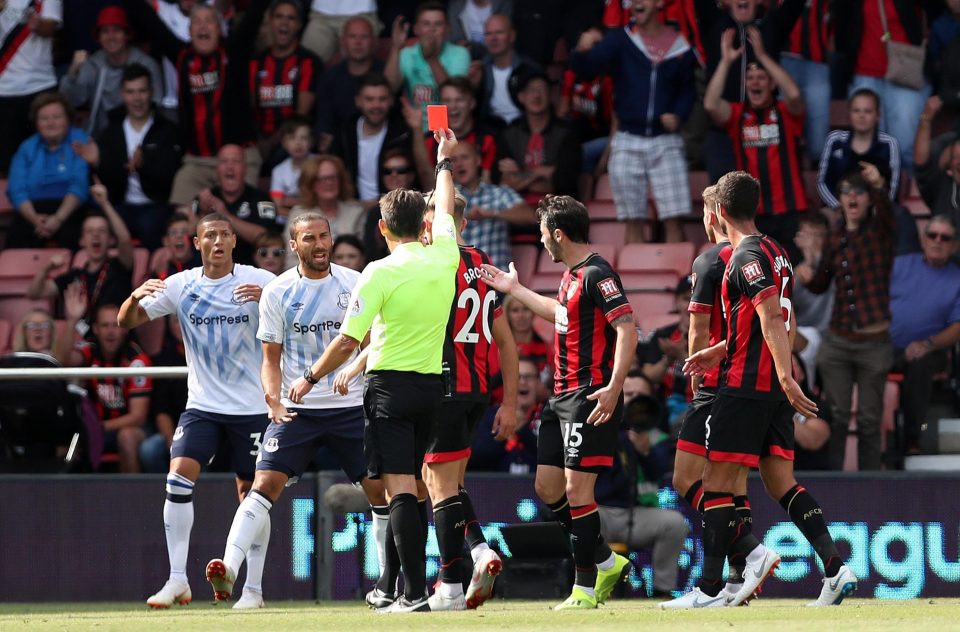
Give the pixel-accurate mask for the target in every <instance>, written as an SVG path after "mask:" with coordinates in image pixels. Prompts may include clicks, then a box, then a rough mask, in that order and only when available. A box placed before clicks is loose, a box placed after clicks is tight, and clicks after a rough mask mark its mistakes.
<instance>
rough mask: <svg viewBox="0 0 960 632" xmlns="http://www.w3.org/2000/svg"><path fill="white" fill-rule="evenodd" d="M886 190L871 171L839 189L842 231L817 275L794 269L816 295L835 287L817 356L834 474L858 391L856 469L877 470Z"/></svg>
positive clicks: (886, 290) (887, 257)
mask: <svg viewBox="0 0 960 632" xmlns="http://www.w3.org/2000/svg"><path fill="white" fill-rule="evenodd" d="M864 164H866V163H862V164H861V167H862V166H863V165H864ZM885 184H886V183H885V182H884V181H883V177H882V176H881V175H880V171H879V170H878V169H877V168H876V167H875V166H873V165H869V167H868V168H866V169H864V170H863V171H860V170H859V169H858V170H854V171H852V172H851V173H849V174H848V175H846V176H844V177H843V178H842V179H841V180H840V186H839V189H838V190H839V192H840V207H841V209H842V211H843V220H842V224H841V225H840V226H838V227H837V229H836V231H835V232H834V233H833V234H832V235H831V236H830V240H829V245H828V247H827V248H826V249H824V250H823V251H822V252H820V253H813V256H814V260H816V259H819V262H818V264H817V267H816V268H814V267H813V265H812V264H811V263H809V262H804V263H802V264H800V265H798V266H796V268H795V275H796V280H797V281H799V282H800V283H802V284H804V285H805V286H807V289H809V290H810V291H811V292H814V293H823V292H825V291H827V289H828V288H829V286H830V281H831V280H833V281H834V285H835V294H834V302H833V314H832V316H831V319H830V331H829V332H828V333H827V335H826V336H824V339H823V343H822V344H821V346H820V351H819V352H818V354H817V367H818V369H819V370H820V375H821V377H822V378H823V392H824V394H825V396H826V399H827V401H828V403H829V404H830V407H831V413H832V415H833V423H834V427H833V434H832V437H831V439H830V451H831V457H832V460H833V464H834V468H835V469H841V465H842V463H843V458H844V452H845V450H846V444H847V425H848V424H849V422H850V414H851V412H852V406H851V400H852V396H853V386H854V385H856V386H857V402H858V403H857V433H858V435H859V441H858V444H857V451H858V456H859V461H858V462H859V467H860V469H861V470H879V469H880V418H881V415H882V413H883V388H884V384H885V383H886V380H887V372H888V371H889V370H890V365H891V364H892V362H893V350H892V348H891V346H890V333H889V326H890V269H891V267H892V266H893V254H894V239H895V237H894V223H893V212H892V210H891V207H890V198H889V197H887V191H886V186H885ZM816 255H819V257H816Z"/></svg>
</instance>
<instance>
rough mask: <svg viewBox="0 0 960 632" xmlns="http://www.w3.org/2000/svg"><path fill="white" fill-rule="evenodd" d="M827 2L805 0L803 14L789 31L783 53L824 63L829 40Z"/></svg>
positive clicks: (822, 0)
mask: <svg viewBox="0 0 960 632" xmlns="http://www.w3.org/2000/svg"><path fill="white" fill-rule="evenodd" d="M782 3H783V0H781V4H782ZM828 4H829V1H828V0H807V6H806V7H804V9H803V14H802V15H801V16H800V19H799V20H797V23H796V24H795V25H794V27H793V31H791V32H790V40H789V42H788V43H787V47H786V48H785V49H784V51H783V52H784V53H786V54H793V55H796V56H798V57H802V58H803V59H806V60H809V61H815V62H818V63H821V64H823V63H826V61H827V43H828V42H829V41H830V21H829V16H830V13H829V9H830V7H829V6H828Z"/></svg>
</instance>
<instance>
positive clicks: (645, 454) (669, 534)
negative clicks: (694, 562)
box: [595, 403, 690, 597]
mask: <svg viewBox="0 0 960 632" xmlns="http://www.w3.org/2000/svg"><path fill="white" fill-rule="evenodd" d="M629 405H630V404H629V403H628V405H627V406H628V408H627V411H629ZM625 422H626V423H627V424H630V423H631V421H630V420H629V418H625ZM628 427H630V429H629V430H628V431H626V432H621V433H620V434H619V436H618V443H617V453H616V455H615V458H614V459H613V467H611V468H609V469H605V470H603V471H601V472H600V474H599V475H598V476H597V486H596V491H595V495H596V500H597V504H598V505H599V511H600V522H601V525H602V526H601V533H603V537H604V538H606V540H607V541H608V542H622V543H624V544H626V545H627V548H629V549H639V548H652V549H653V586H652V590H651V596H654V597H667V596H669V595H670V594H671V593H672V592H673V591H674V590H676V589H677V588H678V586H677V575H678V573H679V565H678V560H679V558H680V552H681V551H682V550H683V543H684V541H685V540H686V537H687V534H688V533H690V525H688V524H687V521H686V519H685V518H684V517H683V514H681V513H680V512H679V511H677V510H675V509H664V508H661V507H660V501H659V495H658V490H659V487H660V480H661V479H662V478H663V476H664V475H666V474H667V473H668V472H669V471H670V467H669V463H668V464H663V463H658V462H657V459H656V458H655V454H654V451H653V449H654V446H653V445H651V444H652V441H653V440H652V439H651V437H650V434H651V433H658V432H659V430H657V429H656V428H653V427H650V426H647V425H634V426H628ZM617 457H619V458H617ZM664 465H666V469H662V468H663V467H664Z"/></svg>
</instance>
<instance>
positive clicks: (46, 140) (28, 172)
mask: <svg viewBox="0 0 960 632" xmlns="http://www.w3.org/2000/svg"><path fill="white" fill-rule="evenodd" d="M12 115H13V112H4V114H3V116H2V117H0V119H2V118H6V117H7V116H12ZM72 117H73V112H72V110H71V108H70V104H69V103H67V101H66V100H65V99H64V98H63V97H62V96H60V95H59V94H57V93H56V92H49V93H45V94H41V95H39V96H38V97H37V98H36V99H34V100H33V104H32V105H31V107H30V120H31V121H32V122H33V124H34V126H35V127H36V130H37V133H36V134H34V135H33V136H31V137H30V138H28V139H27V140H25V141H23V143H22V144H21V145H20V147H19V149H17V153H16V154H14V156H13V161H12V162H11V163H10V181H9V183H8V184H7V195H8V196H9V198H10V203H11V204H12V205H13V207H14V208H15V209H17V211H18V212H17V214H16V215H14V218H13V223H12V224H11V226H10V230H9V232H8V233H7V244H6V245H7V247H8V248H40V247H43V246H45V245H46V244H47V243H48V242H51V241H53V242H56V243H57V244H58V245H59V246H60V247H61V248H74V247H75V246H76V243H77V239H78V237H79V236H80V222H81V217H82V214H81V213H78V212H77V209H79V208H80V207H81V206H83V203H84V202H86V200H87V183H88V179H89V170H88V168H87V163H86V162H84V161H83V159H82V158H81V157H80V156H79V155H78V154H77V151H76V147H77V145H76V144H75V143H84V142H86V141H87V135H86V134H85V133H84V132H83V131H82V130H80V129H77V128H76V127H71V126H70V120H71V119H72Z"/></svg>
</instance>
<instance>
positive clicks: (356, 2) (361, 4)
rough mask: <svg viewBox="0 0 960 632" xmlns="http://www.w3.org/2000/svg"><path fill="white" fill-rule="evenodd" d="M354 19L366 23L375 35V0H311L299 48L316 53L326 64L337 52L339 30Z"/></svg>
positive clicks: (378, 23) (376, 25) (377, 29)
mask: <svg viewBox="0 0 960 632" xmlns="http://www.w3.org/2000/svg"><path fill="white" fill-rule="evenodd" d="M356 19H363V20H366V21H367V22H368V23H369V24H370V30H371V31H372V32H373V33H377V32H379V31H380V21H379V20H378V19H377V0H312V2H311V3H310V19H309V20H308V21H307V28H306V29H304V31H303V45H304V46H305V47H307V48H309V49H310V50H312V51H313V52H314V53H316V55H317V56H318V57H319V58H320V60H321V61H323V63H325V64H326V63H329V62H330V59H331V58H332V57H333V54H334V53H335V52H337V47H338V46H339V42H338V41H337V38H338V37H340V33H341V31H343V30H346V25H347V24H348V23H350V22H351V21H352V20H356ZM344 38H346V35H344Z"/></svg>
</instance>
